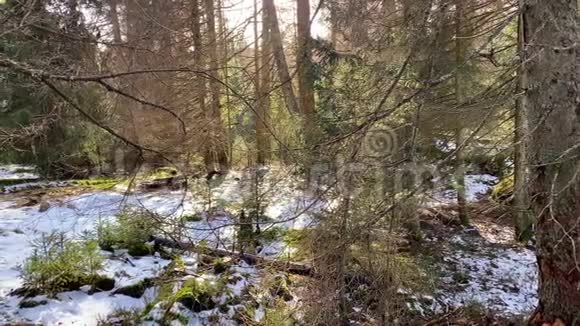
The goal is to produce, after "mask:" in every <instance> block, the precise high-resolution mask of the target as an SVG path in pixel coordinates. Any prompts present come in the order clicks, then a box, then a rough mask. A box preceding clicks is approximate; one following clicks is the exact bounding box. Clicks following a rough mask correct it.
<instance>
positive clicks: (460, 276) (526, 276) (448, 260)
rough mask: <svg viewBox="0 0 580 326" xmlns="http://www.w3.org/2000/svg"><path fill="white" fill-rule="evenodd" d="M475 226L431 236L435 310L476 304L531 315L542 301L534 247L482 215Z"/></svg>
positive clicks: (506, 313) (508, 313)
mask: <svg viewBox="0 0 580 326" xmlns="http://www.w3.org/2000/svg"><path fill="white" fill-rule="evenodd" d="M472 224H473V227H472V228H468V229H461V228H459V227H444V230H443V231H441V230H438V231H435V232H430V234H429V235H428V236H427V241H429V242H431V243H433V247H434V248H437V249H436V251H437V252H436V253H433V255H432V256H435V257H437V258H439V261H438V262H436V263H435V264H436V265H437V269H438V271H439V275H440V285H439V287H438V289H437V290H436V295H435V296H436V297H437V298H438V303H437V304H436V306H437V307H436V309H439V310H441V309H445V308H454V307H458V306H464V305H470V304H477V305H479V306H480V307H482V308H483V309H485V310H489V311H491V312H493V313H495V314H499V315H503V316H518V315H526V314H529V313H530V312H531V311H532V310H533V309H534V308H535V306H536V305H537V301H538V298H537V285H538V271H537V266H536V256H535V252H534V250H532V249H531V248H529V247H526V246H523V245H521V244H517V243H515V242H514V241H513V239H514V233H513V228H512V227H510V226H507V225H500V224H497V223H495V222H493V221H489V220H486V219H478V218H474V220H473V221H472Z"/></svg>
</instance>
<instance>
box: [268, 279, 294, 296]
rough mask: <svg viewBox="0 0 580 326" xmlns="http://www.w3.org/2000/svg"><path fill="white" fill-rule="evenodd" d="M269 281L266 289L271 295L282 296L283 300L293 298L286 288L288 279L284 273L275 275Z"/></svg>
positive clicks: (288, 283)
mask: <svg viewBox="0 0 580 326" xmlns="http://www.w3.org/2000/svg"><path fill="white" fill-rule="evenodd" d="M269 283H270V284H269V285H268V291H269V292H270V295H272V296H273V297H279V298H282V299H283V300H284V301H290V300H292V299H293V298H294V296H293V295H292V294H291V293H290V289H289V288H288V285H290V279H289V278H288V277H287V276H286V275H276V276H274V278H272V280H271V281H270V282H269Z"/></svg>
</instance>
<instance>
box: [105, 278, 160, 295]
mask: <svg viewBox="0 0 580 326" xmlns="http://www.w3.org/2000/svg"><path fill="white" fill-rule="evenodd" d="M152 286H153V280H151V279H148V278H146V279H144V280H143V281H141V282H139V283H137V284H132V285H128V286H124V287H121V288H118V289H117V290H115V292H113V294H122V295H126V296H129V297H132V298H137V299H138V298H141V297H142V296H143V294H145V290H147V289H148V288H150V287H152Z"/></svg>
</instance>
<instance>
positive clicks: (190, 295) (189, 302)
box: [173, 278, 225, 312]
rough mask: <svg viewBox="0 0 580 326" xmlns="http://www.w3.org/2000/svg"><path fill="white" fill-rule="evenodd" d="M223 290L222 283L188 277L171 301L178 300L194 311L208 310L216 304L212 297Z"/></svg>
mask: <svg viewBox="0 0 580 326" xmlns="http://www.w3.org/2000/svg"><path fill="white" fill-rule="evenodd" d="M222 290H225V285H224V284H222V283H213V282H210V281H206V280H200V279H196V278H192V279H188V280H186V281H185V282H184V283H183V286H182V287H181V289H180V290H179V291H178V292H177V293H176V294H175V296H174V298H173V302H180V303H181V304H183V305H184V306H185V307H187V308H188V309H191V310H192V311H194V312H200V311H203V310H210V309H213V308H215V307H216V306H217V303H216V302H215V301H214V299H213V297H214V296H216V295H218V294H219V293H221V292H222Z"/></svg>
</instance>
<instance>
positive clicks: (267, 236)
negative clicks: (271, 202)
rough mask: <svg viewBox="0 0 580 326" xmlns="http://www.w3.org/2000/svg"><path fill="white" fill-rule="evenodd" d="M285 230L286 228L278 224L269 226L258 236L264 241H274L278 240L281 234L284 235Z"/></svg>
mask: <svg viewBox="0 0 580 326" xmlns="http://www.w3.org/2000/svg"><path fill="white" fill-rule="evenodd" d="M286 231H287V230H286V229H284V228H282V227H279V226H273V227H269V228H267V229H265V230H263V231H262V232H261V233H260V236H259V238H260V239H261V240H264V241H266V242H272V241H276V240H279V239H280V238H281V237H282V236H284V235H285V234H286Z"/></svg>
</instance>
